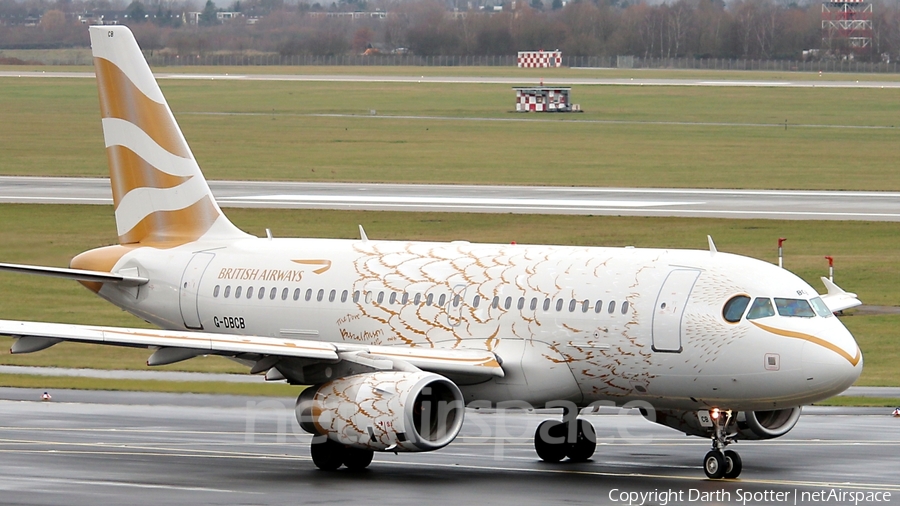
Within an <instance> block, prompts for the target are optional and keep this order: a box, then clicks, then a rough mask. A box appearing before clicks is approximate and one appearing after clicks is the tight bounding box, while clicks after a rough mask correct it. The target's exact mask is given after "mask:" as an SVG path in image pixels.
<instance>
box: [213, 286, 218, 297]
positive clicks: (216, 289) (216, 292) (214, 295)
mask: <svg viewBox="0 0 900 506" xmlns="http://www.w3.org/2000/svg"><path fill="white" fill-rule="evenodd" d="M218 296H219V285H216V287H215V288H213V297H218Z"/></svg>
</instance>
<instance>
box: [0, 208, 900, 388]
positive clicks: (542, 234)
mask: <svg viewBox="0 0 900 506" xmlns="http://www.w3.org/2000/svg"><path fill="white" fill-rule="evenodd" d="M228 214H229V216H230V217H231V218H232V220H233V221H234V222H235V223H236V224H238V225H239V226H240V227H242V228H243V229H244V230H247V231H249V232H251V233H256V234H263V233H264V230H265V228H267V227H268V228H271V229H272V230H273V232H274V233H275V235H276V236H281V237H289V236H310V237H335V238H353V237H356V236H357V233H358V232H357V227H356V225H357V224H362V225H363V226H365V228H366V232H367V233H368V235H369V237H370V238H372V239H415V240H441V241H449V240H455V239H465V240H470V241H473V242H499V243H504V242H509V241H517V242H518V243H520V244H528V243H550V244H573V245H604V246H627V245H634V246H639V247H665V248H700V249H702V248H705V247H706V234H711V235H712V236H713V237H714V239H715V240H716V244H717V246H718V248H719V250H720V251H727V252H732V253H739V254H745V255H750V256H754V257H757V258H762V259H768V260H775V242H776V239H777V238H778V237H788V238H789V239H790V240H789V242H788V243H787V252H786V266H787V267H789V268H791V269H792V270H793V271H794V272H796V273H797V274H799V275H800V276H802V277H803V278H805V279H806V280H808V281H809V282H810V283H811V284H812V285H813V286H814V287H816V288H818V289H820V290H821V289H822V286H821V282H820V281H819V280H818V278H819V276H822V275H824V274H826V263H825V260H824V259H823V258H822V257H823V256H824V255H832V256H834V257H835V259H836V263H837V274H836V280H837V281H838V283H840V284H841V285H842V286H844V287H845V288H846V289H848V290H852V291H855V292H857V293H858V294H859V296H860V298H861V299H862V300H863V301H865V302H866V303H868V304H872V305H893V304H896V302H897V301H898V300H900V286H898V284H897V283H896V279H897V266H896V262H895V261H894V260H895V258H896V251H897V248H898V245H900V239H898V237H900V224H894V223H855V222H808V221H803V222H798V221H776V220H739V221H730V220H717V219H690V218H625V217H592V216H537V215H491V216H489V217H488V216H485V215H476V214H447V213H393V212H350V211H301V210H292V211H285V210H253V209H232V210H229V212H228ZM0 224H2V225H3V226H2V227H0V261H7V262H23V263H36V264H45V265H66V264H67V262H68V260H69V258H70V257H71V256H73V255H75V254H77V253H78V252H80V251H83V250H86V249H89V248H93V247H97V246H100V245H104V244H109V243H112V242H113V241H114V240H115V237H114V230H115V226H114V223H113V218H112V210H111V209H110V208H107V207H103V206H52V205H0ZM663 230H667V231H677V233H665V234H661V233H660V231H663ZM0 287H3V288H2V290H0V307H2V308H3V309H2V314H0V317H2V318H5V319H28V320H43V321H62V322H70V323H93V324H106V325H130V326H135V325H146V324H145V323H143V322H141V321H140V320H138V319H136V318H134V317H132V316H130V315H128V314H126V313H124V312H122V311H121V310H119V309H117V308H115V307H114V306H112V305H110V304H108V303H106V302H104V301H102V300H101V299H99V298H98V297H96V296H94V295H93V294H92V293H90V292H88V291H87V290H86V289H84V288H82V287H81V286H80V285H78V284H77V283H74V282H69V281H65V280H56V279H50V278H39V277H32V276H24V275H16V274H0ZM850 314H851V315H852V314H853V313H852V311H851V312H850ZM843 321H844V323H845V324H846V325H847V326H848V328H850V330H851V331H852V332H853V333H854V335H855V336H856V338H857V340H858V341H859V343H860V346H861V348H862V350H863V353H864V354H865V361H866V362H865V363H866V366H865V369H864V372H863V376H862V378H861V380H860V381H859V383H858V384H860V385H873V386H900V378H898V377H897V376H896V364H897V363H898V361H900V347H898V346H897V345H896V329H897V328H898V326H900V315H855V316H846V317H844V318H843ZM10 343H11V340H10V339H6V338H4V339H0V348H2V349H3V351H2V352H0V353H2V354H0V364H14V365H42V366H58V367H93V368H109V369H143V368H144V367H145V365H144V363H145V361H146V359H147V356H148V352H147V351H145V350H133V349H119V348H112V347H100V346H88V345H75V344H69V345H67V344H60V345H58V346H55V347H53V348H51V349H49V350H46V351H42V352H39V353H35V354H29V355H16V356H12V355H9V354H8V351H6V350H7V349H8V345H9V344H10ZM163 369H171V370H189V371H214V372H246V369H244V368H243V367H241V366H239V365H237V364H234V363H232V362H230V361H227V360H225V359H221V358H217V357H209V358H202V359H194V360H190V361H187V362H182V363H179V364H173V365H170V366H166V367H164V368H163ZM0 379H2V378H0ZM0 384H2V381H0Z"/></svg>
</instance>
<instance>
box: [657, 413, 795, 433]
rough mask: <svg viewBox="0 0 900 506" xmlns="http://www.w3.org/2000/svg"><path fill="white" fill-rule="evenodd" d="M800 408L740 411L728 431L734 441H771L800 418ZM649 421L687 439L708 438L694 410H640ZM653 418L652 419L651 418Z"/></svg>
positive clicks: (709, 429) (707, 430) (707, 428)
mask: <svg viewBox="0 0 900 506" xmlns="http://www.w3.org/2000/svg"><path fill="white" fill-rule="evenodd" d="M800 411H801V408H800V406H796V407H793V408H785V409H775V410H772V411H739V412H738V413H737V415H736V416H735V417H734V420H733V421H732V422H731V423H730V424H729V425H728V432H729V433H731V434H734V435H735V438H736V439H743V440H758V439H773V438H776V437H781V436H783V435H785V434H787V433H788V432H789V431H790V430H791V429H793V428H794V425H797V420H799V419H800ZM641 414H642V415H644V417H645V418H647V419H648V420H650V421H651V422H655V423H658V424H660V425H665V426H667V427H671V428H673V429H675V430H678V431H681V432H684V433H685V434H688V435H690V436H700V437H711V436H712V434H713V429H712V427H704V426H703V425H702V424H701V423H700V418H699V417H698V416H697V412H696V411H678V410H667V409H661V410H656V411H654V412H649V411H646V410H641ZM654 415H655V416H654Z"/></svg>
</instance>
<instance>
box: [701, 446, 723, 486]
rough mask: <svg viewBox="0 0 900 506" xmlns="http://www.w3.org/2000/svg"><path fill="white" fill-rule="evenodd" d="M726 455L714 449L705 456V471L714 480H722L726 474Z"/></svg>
mask: <svg viewBox="0 0 900 506" xmlns="http://www.w3.org/2000/svg"><path fill="white" fill-rule="evenodd" d="M725 467H726V464H725V456H724V455H722V452H720V451H718V450H712V451H710V452H709V453H707V454H706V457H704V458H703V471H704V472H705V473H706V476H708V477H709V478H710V479H712V480H720V479H722V477H724V476H725Z"/></svg>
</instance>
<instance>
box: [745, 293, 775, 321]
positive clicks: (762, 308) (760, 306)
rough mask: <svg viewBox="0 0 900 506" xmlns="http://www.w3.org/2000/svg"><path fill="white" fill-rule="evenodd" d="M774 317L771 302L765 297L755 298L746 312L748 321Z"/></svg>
mask: <svg viewBox="0 0 900 506" xmlns="http://www.w3.org/2000/svg"><path fill="white" fill-rule="evenodd" d="M770 316H775V308H774V307H772V300H771V299H768V298H765V297H757V298H756V300H754V301H753V305H752V306H750V311H748V312H747V319H748V320H756V319H759V318H768V317H770Z"/></svg>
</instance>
